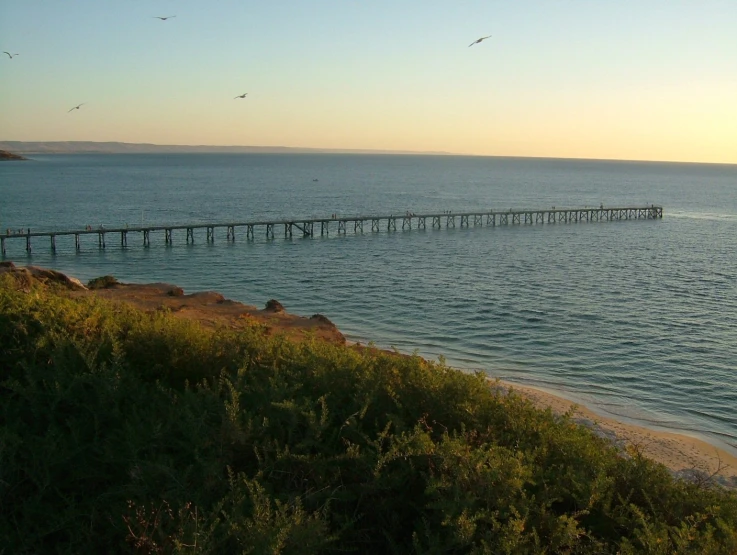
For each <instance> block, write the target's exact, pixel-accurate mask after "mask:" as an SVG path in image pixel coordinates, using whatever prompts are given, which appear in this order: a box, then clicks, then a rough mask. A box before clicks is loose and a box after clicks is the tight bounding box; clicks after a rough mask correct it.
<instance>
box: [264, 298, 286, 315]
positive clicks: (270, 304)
mask: <svg viewBox="0 0 737 555" xmlns="http://www.w3.org/2000/svg"><path fill="white" fill-rule="evenodd" d="M264 310H265V311H267V312H284V306H282V304H281V303H280V302H279V301H277V300H276V299H269V300H268V301H266V308H265V309H264Z"/></svg>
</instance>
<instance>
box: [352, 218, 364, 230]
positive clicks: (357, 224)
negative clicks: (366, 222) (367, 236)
mask: <svg viewBox="0 0 737 555" xmlns="http://www.w3.org/2000/svg"><path fill="white" fill-rule="evenodd" d="M359 232H360V233H363V220H356V221H355V222H353V233H359Z"/></svg>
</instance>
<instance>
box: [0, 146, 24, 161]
mask: <svg viewBox="0 0 737 555" xmlns="http://www.w3.org/2000/svg"><path fill="white" fill-rule="evenodd" d="M19 160H28V158H25V157H23V156H21V155H19V154H15V153H13V152H8V151H7V150H4V149H0V161H3V162H5V161H19Z"/></svg>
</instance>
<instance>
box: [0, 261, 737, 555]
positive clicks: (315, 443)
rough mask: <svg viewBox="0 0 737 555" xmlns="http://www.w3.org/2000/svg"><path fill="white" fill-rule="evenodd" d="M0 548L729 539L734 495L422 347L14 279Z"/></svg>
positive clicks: (674, 547) (597, 544) (4, 379)
mask: <svg viewBox="0 0 737 555" xmlns="http://www.w3.org/2000/svg"><path fill="white" fill-rule="evenodd" d="M0 361H2V363H1V365H0V553H3V552H7V553H11V552H12V553H42V552H53V553H56V552H58V553H81V552H84V553H87V552H120V553H127V552H134V553H256V554H260V553H273V554H288V553H326V552H333V551H350V552H355V553H734V552H735V551H737V532H736V530H737V497H736V496H735V495H734V494H733V493H728V492H725V491H722V490H719V489H712V488H708V487H704V486H703V485H697V484H693V483H689V482H685V481H680V480H676V479H674V478H673V477H672V476H671V475H670V474H669V473H668V471H667V470H666V469H665V468H664V467H662V466H660V465H657V464H655V463H653V462H652V461H650V460H648V459H646V458H643V457H640V456H637V454H635V456H632V457H624V456H622V455H621V454H620V453H618V452H617V451H616V450H615V449H613V448H612V447H611V446H610V445H609V444H608V443H606V442H605V441H604V440H602V439H599V438H597V437H595V436H594V435H593V434H591V433H590V432H589V431H588V430H587V429H585V428H583V427H580V426H578V425H576V424H574V423H573V422H572V421H571V420H570V419H569V418H568V417H557V416H554V415H553V414H552V413H551V412H550V411H540V410H536V409H535V408H533V407H532V406H531V405H530V403H529V402H527V401H525V400H524V399H522V398H519V397H517V396H514V395H504V394H501V393H500V392H498V391H497V390H495V389H494V388H490V387H489V383H488V381H487V380H486V378H485V377H484V376H482V375H469V374H464V373H461V372H458V371H455V370H452V369H450V368H448V367H447V366H445V365H444V364H443V363H430V362H427V361H425V360H423V359H421V358H419V357H417V356H411V357H410V356H399V355H396V354H392V353H385V352H381V351H379V350H377V349H374V348H364V349H360V350H358V349H351V348H347V347H341V346H336V345H332V344H328V343H324V342H319V341H306V342H303V343H295V342H290V341H287V340H286V339H284V338H282V337H268V336H267V335H266V334H264V333H263V329H262V328H260V327H258V326H257V325H249V324H248V323H247V322H245V323H244V327H243V329H238V330H225V329H218V330H214V331H213V330H208V329H204V328H202V327H200V326H198V325H196V324H194V323H192V322H187V321H182V320H179V319H176V318H174V317H172V316H171V315H168V314H166V313H153V314H147V313H143V312H139V311H136V310H134V309H131V308H128V307H126V306H121V305H116V304H111V303H109V302H104V301H102V300H95V299H93V298H82V299H71V298H69V297H68V296H67V295H65V294H64V292H63V291H62V290H59V289H54V288H53V287H49V286H40V285H32V286H31V287H30V288H28V287H27V284H26V285H24V287H23V288H21V287H18V286H17V284H16V283H15V281H14V279H13V278H12V277H10V276H0Z"/></svg>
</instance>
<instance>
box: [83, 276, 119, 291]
mask: <svg viewBox="0 0 737 555" xmlns="http://www.w3.org/2000/svg"><path fill="white" fill-rule="evenodd" d="M115 285H118V280H117V279H115V277H114V276H100V277H96V278H94V279H91V280H90V281H89V282H87V288H88V289H108V288H110V287H114V286H115Z"/></svg>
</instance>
